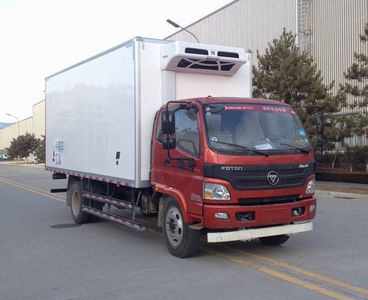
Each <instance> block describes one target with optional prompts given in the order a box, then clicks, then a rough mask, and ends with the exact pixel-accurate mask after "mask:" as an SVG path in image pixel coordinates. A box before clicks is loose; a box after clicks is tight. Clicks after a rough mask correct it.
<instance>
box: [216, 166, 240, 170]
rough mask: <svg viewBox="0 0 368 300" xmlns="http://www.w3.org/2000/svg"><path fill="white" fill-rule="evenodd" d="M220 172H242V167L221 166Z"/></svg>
mask: <svg viewBox="0 0 368 300" xmlns="http://www.w3.org/2000/svg"><path fill="white" fill-rule="evenodd" d="M221 171H243V167H239V166H223V167H221Z"/></svg>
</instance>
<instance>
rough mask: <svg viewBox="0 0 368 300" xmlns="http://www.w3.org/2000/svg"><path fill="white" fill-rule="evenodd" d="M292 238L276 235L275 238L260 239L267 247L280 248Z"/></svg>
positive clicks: (285, 235)
mask: <svg viewBox="0 0 368 300" xmlns="http://www.w3.org/2000/svg"><path fill="white" fill-rule="evenodd" d="M289 237H290V236H288V235H287V234H281V235H275V236H266V237H262V238H259V239H260V241H261V242H262V243H263V244H265V245H267V246H279V245H282V244H284V243H286V242H287V240H288V239H289Z"/></svg>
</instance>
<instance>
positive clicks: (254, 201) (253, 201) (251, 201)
mask: <svg viewBox="0 0 368 300" xmlns="http://www.w3.org/2000/svg"><path fill="white" fill-rule="evenodd" d="M301 200H303V199H301V198H299V197H298V195H290V196H277V197H262V198H239V204H240V205H244V206H259V205H268V204H284V203H293V202H298V201H301Z"/></svg>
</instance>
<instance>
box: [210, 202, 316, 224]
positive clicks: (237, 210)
mask: <svg viewBox="0 0 368 300" xmlns="http://www.w3.org/2000/svg"><path fill="white" fill-rule="evenodd" d="M296 208H302V210H303V213H302V214H300V215H297V216H295V215H293V213H292V212H293V210H294V209H296ZM313 208H314V209H313ZM246 212H251V213H253V216H254V217H253V219H251V220H239V218H238V217H237V216H238V215H239V214H241V213H246ZM203 213H204V215H203V225H204V227H205V228H208V229H220V230H224V229H242V228H255V227H263V226H270V225H280V224H291V223H296V222H305V221H310V220H312V219H313V218H314V217H315V213H316V199H315V198H314V197H313V198H308V199H305V200H301V201H297V202H293V203H286V204H274V205H256V206H242V205H235V204H234V205H222V204H218V205H212V204H205V205H204V206H203ZM216 213H225V214H227V215H228V219H227V220H224V219H218V218H216V216H215V215H216Z"/></svg>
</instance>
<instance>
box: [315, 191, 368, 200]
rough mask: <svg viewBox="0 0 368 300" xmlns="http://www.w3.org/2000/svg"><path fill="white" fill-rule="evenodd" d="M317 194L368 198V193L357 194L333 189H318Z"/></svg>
mask: <svg viewBox="0 0 368 300" xmlns="http://www.w3.org/2000/svg"><path fill="white" fill-rule="evenodd" d="M316 194H320V195H328V196H333V197H341V198H363V199H364V198H365V199H368V194H356V193H345V192H333V191H322V190H316Z"/></svg>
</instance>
